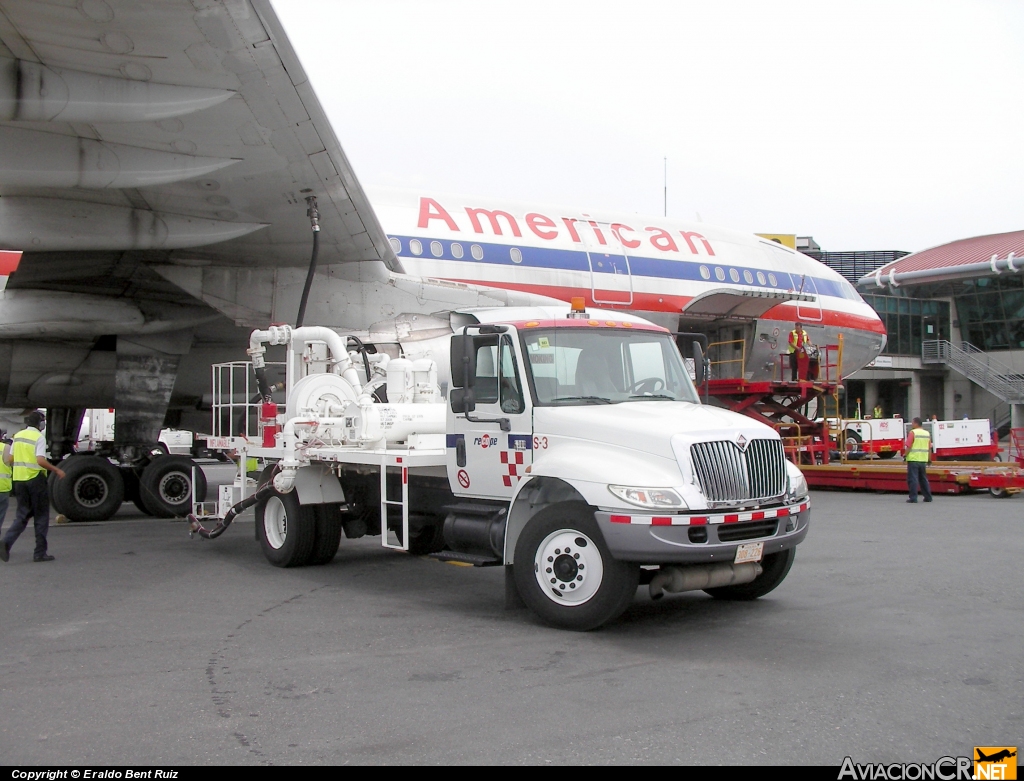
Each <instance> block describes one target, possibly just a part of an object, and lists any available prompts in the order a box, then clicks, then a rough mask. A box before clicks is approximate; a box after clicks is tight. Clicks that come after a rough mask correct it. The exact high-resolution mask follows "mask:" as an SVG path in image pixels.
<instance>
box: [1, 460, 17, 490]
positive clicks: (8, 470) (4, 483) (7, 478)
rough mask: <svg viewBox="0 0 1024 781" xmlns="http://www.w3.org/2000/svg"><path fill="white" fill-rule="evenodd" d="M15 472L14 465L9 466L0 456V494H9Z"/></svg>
mask: <svg viewBox="0 0 1024 781" xmlns="http://www.w3.org/2000/svg"><path fill="white" fill-rule="evenodd" d="M13 472H14V469H13V468H12V467H9V466H7V464H5V463H4V460H3V459H2V458H0V494H9V493H10V492H11V489H12V488H13V487H14V484H13V483H12V482H11V474H12V473H13Z"/></svg>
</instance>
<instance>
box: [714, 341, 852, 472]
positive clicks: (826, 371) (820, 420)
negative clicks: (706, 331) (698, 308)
mask: <svg viewBox="0 0 1024 781" xmlns="http://www.w3.org/2000/svg"><path fill="white" fill-rule="evenodd" d="M719 344H722V345H725V344H730V343H728V342H722V343H719ZM715 346H716V345H710V346H709V347H715ZM791 359H792V356H790V355H780V356H778V359H777V362H776V364H775V367H774V370H773V378H772V379H771V380H755V381H751V380H747V379H745V377H744V376H743V375H744V374H745V368H746V357H745V354H744V356H743V357H742V358H741V359H739V361H738V362H741V371H740V376H739V377H724V378H718V379H716V378H711V379H709V380H707V381H706V382H705V383H704V384H703V385H701V387H700V391H701V393H702V394H706V395H707V396H710V397H714V399H715V400H716V402H717V403H718V405H719V406H722V407H725V408H726V409H730V410H732V411H733V412H740V413H742V414H744V415H747V416H748V417H751V418H754V420H759V421H761V422H762V423H766V424H768V425H769V426H771V427H772V428H774V429H775V430H776V431H778V432H779V435H780V436H781V437H782V444H783V447H784V448H785V450H786V455H787V457H788V458H789V459H790V460H791V461H793V462H794V463H796V464H827V463H829V453H830V452H831V451H832V450H833V449H834V448H835V445H834V443H833V441H832V436H831V433H830V432H829V429H828V423H827V416H826V415H825V414H824V412H825V400H826V398H828V397H832V398H833V399H837V398H838V392H839V386H840V383H841V382H842V378H841V376H840V373H839V372H840V367H841V366H842V360H843V349H842V337H840V341H839V344H830V345H825V346H824V347H821V348H819V362H818V367H817V372H812V374H816V375H817V376H816V378H815V379H813V380H797V381H795V382H793V381H789V380H785V379H782V378H783V377H786V376H787V375H788V374H789V371H790V367H789V360H791ZM734 361H735V359H733V361H729V360H727V361H721V362H718V363H720V364H728V363H731V362H734ZM715 363H716V362H714V361H712V366H714V365H715ZM801 368H802V367H801ZM812 402H813V403H812Z"/></svg>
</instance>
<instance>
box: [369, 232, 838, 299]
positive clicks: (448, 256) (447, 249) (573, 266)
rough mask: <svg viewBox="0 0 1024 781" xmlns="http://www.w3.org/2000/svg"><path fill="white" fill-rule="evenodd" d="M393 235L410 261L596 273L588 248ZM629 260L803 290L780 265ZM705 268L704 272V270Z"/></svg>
mask: <svg viewBox="0 0 1024 781" xmlns="http://www.w3.org/2000/svg"><path fill="white" fill-rule="evenodd" d="M389 238H392V239H397V240H398V241H399V242H401V245H402V246H401V249H400V250H399V251H398V252H397V253H396V254H397V255H398V256H399V257H400V258H401V257H405V258H409V259H410V260H449V261H455V262H469V263H488V264H493V265H496V266H512V267H517V266H518V267H522V268H546V269H553V270H558V271H579V272H583V273H589V272H590V271H591V267H590V264H589V263H588V262H587V253H586V252H585V251H583V250H567V249H556V248H554V247H551V248H548V247H529V246H521V247H512V246H509V245H508V244H486V243H483V242H479V241H472V242H470V241H452V240H450V239H425V238H421V237H418V236H389ZM411 240H416V241H419V242H420V243H421V244H422V246H423V252H422V253H421V254H419V255H415V254H413V253H412V252H411V250H410V249H409V242H410V241H411ZM435 243H436V244H440V246H441V254H440V255H435V254H433V252H432V251H431V245H432V244H435ZM453 244H459V245H460V246H461V247H462V250H463V256H462V257H461V258H457V257H455V256H454V255H453V254H452V245H453ZM474 246H477V247H480V248H481V249H482V250H483V257H481V258H475V257H473V255H472V251H471V248H472V247H474ZM512 249H518V250H519V251H520V252H521V253H522V261H520V262H519V263H515V262H513V260H512V255H511V250H512ZM590 258H591V261H592V262H593V264H594V268H593V271H594V273H597V274H602V273H604V274H625V273H627V270H626V267H625V262H624V257H623V256H622V255H620V254H607V255H606V254H604V253H599V252H591V253H590ZM605 264H607V265H605ZM628 264H629V266H628V270H629V272H630V273H631V274H632V275H633V276H634V277H650V278H653V279H680V280H692V281H694V282H708V283H711V284H717V283H721V284H723V285H739V286H741V287H748V288H760V289H764V288H772V289H774V290H781V291H793V290H797V289H799V288H800V280H801V279H803V275H796V274H790V273H789V272H786V271H775V270H774V269H771V270H769V269H765V268H757V267H756V266H734V265H727V264H723V263H716V262H715V259H714V258H713V257H704V258H703V259H702V260H700V261H692V260H668V259H666V258H646V257H641V256H638V255H629V256H628ZM702 270H703V272H704V273H702ZM719 272H721V276H722V278H719V276H718V273H719ZM731 272H735V275H736V276H737V277H738V278H737V279H733V277H732V273H731ZM743 272H747V273H749V274H750V276H751V280H752V281H750V282H748V281H747V279H746V278H745V276H744V273H743ZM759 273H760V274H762V275H763V277H764V280H765V281H764V283H761V282H760V281H759V280H758V276H757V275H758V274H759ZM705 274H706V276H705ZM773 277H774V279H775V284H772V281H771V280H772V278H773ZM811 281H813V282H814V286H815V287H816V288H817V293H818V294H819V295H822V296H832V297H833V298H846V299H848V297H847V296H846V295H844V294H843V291H842V289H841V288H840V286H839V283H837V282H836V281H834V280H831V279H823V278H822V277H812V276H810V275H808V276H807V278H806V280H804V290H803V292H805V293H814V292H815V291H814V290H813V289H811V287H810V282H811ZM848 300H849V299H848Z"/></svg>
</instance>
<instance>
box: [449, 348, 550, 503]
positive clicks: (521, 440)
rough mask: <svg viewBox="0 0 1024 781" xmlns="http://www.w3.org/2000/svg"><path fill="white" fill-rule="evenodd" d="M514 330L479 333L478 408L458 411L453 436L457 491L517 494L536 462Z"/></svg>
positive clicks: (454, 487)
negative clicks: (533, 458) (526, 470)
mask: <svg viewBox="0 0 1024 781" xmlns="http://www.w3.org/2000/svg"><path fill="white" fill-rule="evenodd" d="M514 333H515V332H514V331H513V332H510V333H502V334H494V335H479V336H475V337H474V338H473V346H474V349H475V350H476V383H475V385H474V389H473V391H474V395H475V398H476V409H475V410H474V411H473V412H472V413H470V414H469V415H468V416H467V415H462V414H458V415H454V417H453V418H452V424H451V426H450V427H449V431H448V437H447V438H448V442H447V444H448V448H447V451H448V482H449V484H450V486H451V489H452V492H453V493H454V494H455V495H456V496H467V497H480V498H489V499H511V498H512V493H513V492H514V491H515V488H516V485H518V483H519V481H520V480H521V479H522V478H523V474H524V470H525V469H526V467H527V466H529V465H530V464H531V463H532V455H533V450H532V443H533V425H532V417H533V416H532V413H531V403H530V398H529V392H528V391H527V390H526V388H525V386H524V383H523V372H522V370H521V369H520V368H519V367H520V366H521V365H522V363H521V361H520V358H519V355H518V349H517V347H518V340H517V339H516V338H515V337H514ZM503 429H508V430H503ZM460 440H461V441H460Z"/></svg>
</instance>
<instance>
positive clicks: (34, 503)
mask: <svg viewBox="0 0 1024 781" xmlns="http://www.w3.org/2000/svg"><path fill="white" fill-rule="evenodd" d="M45 427H46V417H45V416H44V415H43V413H42V412H40V411H39V410H34V411H32V412H30V413H29V414H28V415H27V416H26V417H25V428H24V429H22V430H21V431H19V432H18V433H17V434H15V435H14V438H13V440H12V442H11V445H10V446H7V447H4V454H3V462H4V463H5V464H6V465H7V466H9V467H11V483H12V487H13V489H14V497H15V498H16V499H17V500H18V512H17V515H15V517H14V523H12V524H11V526H10V528H9V529H8V530H7V534H5V535H4V538H3V541H2V542H0V561H7V560H8V559H9V558H10V553H11V546H12V545H14V541H15V540H17V539H18V537H19V536H21V533H22V532H23V531H25V527H26V526H28V519H29V517H30V516H31V517H32V519H33V525H34V526H35V532H36V548H35V552H34V553H33V555H32V560H33V561H53V556H51V555H50V554H49V553H47V546H46V533H47V531H48V530H49V528H50V497H49V495H48V493H47V490H46V473H47V472H53V473H54V474H55V475H57V477H58V478H61V479H63V478H64V471H63V470H62V469H60V467H56V466H54V465H53V464H51V463H50V462H49V461H47V460H46V439H45V438H44V437H43V429H44V428H45Z"/></svg>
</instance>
